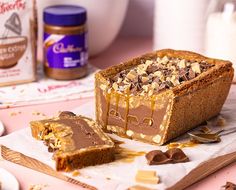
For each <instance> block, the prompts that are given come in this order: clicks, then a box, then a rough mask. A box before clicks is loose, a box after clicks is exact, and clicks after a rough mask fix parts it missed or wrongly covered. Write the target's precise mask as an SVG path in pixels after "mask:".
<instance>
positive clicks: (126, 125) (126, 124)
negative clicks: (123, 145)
mask: <svg viewBox="0 0 236 190" xmlns="http://www.w3.org/2000/svg"><path fill="white" fill-rule="evenodd" d="M125 101H126V115H125V131H127V127H128V115H129V94H127V96H126V99H125Z"/></svg>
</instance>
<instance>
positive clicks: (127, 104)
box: [105, 92, 156, 131]
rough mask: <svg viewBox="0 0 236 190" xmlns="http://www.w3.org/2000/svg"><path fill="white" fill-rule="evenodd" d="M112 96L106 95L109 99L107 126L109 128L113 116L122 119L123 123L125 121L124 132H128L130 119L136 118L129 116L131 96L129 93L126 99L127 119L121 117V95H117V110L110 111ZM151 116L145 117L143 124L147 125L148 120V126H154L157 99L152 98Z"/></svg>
mask: <svg viewBox="0 0 236 190" xmlns="http://www.w3.org/2000/svg"><path fill="white" fill-rule="evenodd" d="M111 95H112V93H108V92H107V93H106V99H107V108H106V120H105V126H106V127H107V125H108V120H109V116H110V115H112V116H114V117H116V118H119V119H121V120H122V121H124V130H125V131H127V128H128V123H129V122H130V121H131V120H130V119H129V118H130V117H134V116H130V115H129V109H130V105H129V100H130V95H129V93H127V96H126V97H125V102H126V108H125V109H126V112H125V117H124V119H123V118H122V117H121V116H120V115H119V112H118V108H119V101H120V95H119V94H118V93H115V94H114V95H115V103H116V105H115V110H111V109H110V103H111V102H110V101H111ZM150 101H151V114H150V117H145V118H144V119H143V122H141V123H146V122H145V120H148V122H147V125H148V126H152V125H153V123H154V120H153V115H154V111H155V104H156V99H155V98H154V97H152V98H151V100H150ZM141 123H140V122H138V123H137V124H138V125H140V124H141Z"/></svg>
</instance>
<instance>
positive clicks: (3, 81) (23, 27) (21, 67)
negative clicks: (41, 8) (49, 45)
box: [0, 0, 37, 86]
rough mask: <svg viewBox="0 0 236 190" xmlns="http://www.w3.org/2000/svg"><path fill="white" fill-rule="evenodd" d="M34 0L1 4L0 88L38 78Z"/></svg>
mask: <svg viewBox="0 0 236 190" xmlns="http://www.w3.org/2000/svg"><path fill="white" fill-rule="evenodd" d="M36 31H37V27H36V5H35V1H34V0H2V1H0V86H6V85H12V84H18V83H24V82H30V81H33V80H35V79H36Z"/></svg>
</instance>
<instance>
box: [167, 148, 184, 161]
mask: <svg viewBox="0 0 236 190" xmlns="http://www.w3.org/2000/svg"><path fill="white" fill-rule="evenodd" d="M165 155H166V156H167V157H168V158H169V159H170V160H171V162H172V163H181V162H188V161H189V158H188V157H187V156H186V155H185V153H184V152H183V150H182V149H180V148H171V149H169V150H167V151H166V152H165Z"/></svg>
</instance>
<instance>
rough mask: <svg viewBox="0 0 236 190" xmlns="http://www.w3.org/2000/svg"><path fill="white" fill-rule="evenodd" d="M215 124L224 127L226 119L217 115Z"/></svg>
mask: <svg viewBox="0 0 236 190" xmlns="http://www.w3.org/2000/svg"><path fill="white" fill-rule="evenodd" d="M216 126H219V127H224V126H226V120H225V118H223V117H222V116H219V117H218V118H217V120H216Z"/></svg>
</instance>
